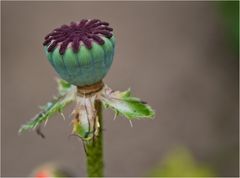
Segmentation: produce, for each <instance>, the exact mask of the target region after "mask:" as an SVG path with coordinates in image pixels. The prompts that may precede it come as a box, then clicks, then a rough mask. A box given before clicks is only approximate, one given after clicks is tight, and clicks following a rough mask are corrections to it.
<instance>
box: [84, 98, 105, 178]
mask: <svg viewBox="0 0 240 178" xmlns="http://www.w3.org/2000/svg"><path fill="white" fill-rule="evenodd" d="M95 108H96V111H97V116H98V118H99V124H100V129H99V134H98V136H96V138H94V140H93V141H91V142H90V143H87V144H86V151H87V174H88V177H103V174H104V173H103V166H104V163H103V132H102V128H103V119H102V103H101V101H99V100H96V101H95Z"/></svg>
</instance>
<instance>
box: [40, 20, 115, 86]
mask: <svg viewBox="0 0 240 178" xmlns="http://www.w3.org/2000/svg"><path fill="white" fill-rule="evenodd" d="M112 31H113V29H112V28H110V27H109V24H108V23H107V22H102V21H100V20H97V19H93V20H81V21H80V22H79V23H75V22H72V23H71V24H70V25H62V26H61V27H60V28H56V29H54V30H53V31H52V32H51V33H49V34H48V35H47V36H46V37H45V40H44V42H43V46H44V48H45V52H46V55H47V58H48V60H49V62H50V63H51V65H52V66H53V68H54V69H55V71H56V72H57V73H58V74H59V75H60V76H61V78H62V79H64V80H66V81H67V82H69V83H71V84H73V85H76V86H88V85H92V84H95V83H97V82H100V81H101V80H102V79H103V78H104V77H105V75H106V74H107V72H108V71H109V69H110V67H111V64H112V61H113V55H114V48H115V38H114V36H113V34H112Z"/></svg>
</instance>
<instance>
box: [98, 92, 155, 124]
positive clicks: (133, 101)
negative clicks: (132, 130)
mask: <svg viewBox="0 0 240 178" xmlns="http://www.w3.org/2000/svg"><path fill="white" fill-rule="evenodd" d="M102 102H103V103H105V104H107V105H108V106H109V107H110V108H112V109H113V110H114V111H117V112H118V113H119V114H121V115H123V116H125V117H126V118H128V119H129V120H134V119H141V118H152V117H153V116H154V115H155V113H154V111H153V109H152V108H151V107H150V106H149V105H148V104H146V103H145V102H143V101H141V100H140V99H139V98H136V97H131V96H130V90H127V92H126V91H125V92H122V93H119V92H118V93H116V94H114V93H113V94H111V95H109V96H105V97H103V99H102Z"/></svg>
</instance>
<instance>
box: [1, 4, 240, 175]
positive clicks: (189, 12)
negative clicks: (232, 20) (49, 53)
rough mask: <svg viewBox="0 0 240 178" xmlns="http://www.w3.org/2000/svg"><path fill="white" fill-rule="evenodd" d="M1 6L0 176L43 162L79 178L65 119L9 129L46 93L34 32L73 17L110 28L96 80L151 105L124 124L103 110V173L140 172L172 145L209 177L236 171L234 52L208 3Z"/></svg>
mask: <svg viewBox="0 0 240 178" xmlns="http://www.w3.org/2000/svg"><path fill="white" fill-rule="evenodd" d="M1 8H2V125H1V133H2V160H1V161H2V164H1V166H2V176H24V177H25V176H28V175H29V173H30V172H31V170H32V169H34V168H35V167H36V166H38V165H40V164H43V163H45V162H48V161H54V162H58V163H60V164H62V165H64V166H66V167H67V168H69V169H70V170H71V171H72V172H73V173H74V174H75V175H77V176H85V166H84V163H85V159H84V157H85V155H84V151H83V148H82V145H81V143H80V142H79V141H78V140H77V139H75V138H71V139H69V138H68V135H69V134H70V132H71V127H70V126H69V123H70V119H68V120H65V121H63V120H62V119H61V118H60V115H57V116H55V117H54V118H53V119H51V120H50V121H49V122H48V124H47V126H46V127H45V128H44V130H43V131H44V133H45V134H46V136H47V138H46V139H41V138H40V137H39V136H37V135H36V134H35V133H34V132H31V133H26V134H24V135H21V136H19V135H18V133H17V131H18V129H19V127H20V125H21V124H23V123H24V122H26V121H27V120H29V119H30V118H32V117H33V116H34V115H35V114H36V113H37V112H38V111H39V109H38V108H37V106H39V105H42V104H44V103H46V102H47V101H48V100H49V99H50V98H51V97H52V95H54V94H56V83H55V81H54V77H55V76H56V75H57V74H56V73H55V72H54V70H53V69H52V68H51V66H50V64H49V63H48V61H47V59H46V57H45V55H44V52H43V48H42V42H43V37H44V36H45V35H46V34H47V33H48V32H50V31H51V30H52V29H53V28H55V27H58V26H60V25H62V24H64V23H70V22H71V21H78V20H80V19H82V18H99V19H103V20H105V21H107V22H110V24H111V26H112V27H113V28H114V33H115V35H116V38H117V46H116V54H115V58H114V63H113V66H112V68H111V71H110V72H109V74H108V75H107V77H106V78H105V82H106V83H107V84H108V85H109V86H111V87H112V88H113V89H119V90H125V89H127V88H128V87H131V89H132V90H133V92H134V95H136V96H139V97H141V98H142V99H143V100H146V101H148V103H149V104H150V105H151V106H152V107H153V108H154V109H155V110H156V118H155V119H154V120H151V121H146V120H142V121H136V122H134V123H133V124H134V128H131V127H130V125H129V122H128V121H127V120H126V119H124V118H118V119H117V120H115V121H113V113H112V112H110V111H107V112H105V121H104V122H105V124H104V128H105V132H104V134H105V137H104V146H105V150H104V151H105V152H104V154H105V165H106V167H105V168H106V169H105V172H106V176H145V175H146V174H147V171H148V170H150V169H151V168H152V167H154V166H156V164H158V163H159V161H160V160H161V159H162V158H163V156H164V154H166V153H167V152H168V151H169V150H171V149H172V148H175V147H177V146H179V145H184V146H186V147H187V148H188V149H190V150H191V151H192V153H193V155H194V156H195V158H196V159H197V160H198V161H199V162H201V163H203V164H207V165H210V166H211V167H212V168H213V169H214V170H215V171H216V172H217V175H218V176H237V175H238V148H239V147H238V126H239V124H238V86H239V85H238V67H239V66H238V53H236V52H235V51H234V50H233V48H232V43H231V40H229V38H228V35H229V34H228V29H227V28H226V25H225V23H224V21H223V20H222V16H221V14H220V13H219V9H218V7H217V3H214V2H2V6H1ZM70 110H71V107H69V108H68V109H67V110H66V111H65V115H66V116H67V117H68V116H69V113H70Z"/></svg>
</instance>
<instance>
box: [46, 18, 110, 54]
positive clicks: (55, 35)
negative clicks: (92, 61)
mask: <svg viewBox="0 0 240 178" xmlns="http://www.w3.org/2000/svg"><path fill="white" fill-rule="evenodd" d="M108 26H109V23H107V22H102V21H100V20H98V19H92V20H86V19H84V20H81V21H80V22H79V23H75V22H72V23H71V24H70V25H62V26H61V27H60V28H56V29H54V30H53V31H52V32H51V33H49V34H48V35H47V36H46V37H45V40H44V42H43V45H44V46H48V47H47V49H48V52H53V51H54V49H55V48H56V47H57V46H58V45H59V46H60V49H59V53H60V54H61V55H63V54H64V53H65V51H66V49H67V47H68V44H69V43H71V45H72V49H73V52H75V53H77V52H78V50H79V46H80V43H81V42H82V43H83V44H84V45H85V46H86V47H87V48H88V49H91V48H92V42H93V41H95V42H96V43H98V44H99V45H103V44H104V40H103V39H102V38H101V36H105V37H107V38H111V37H112V36H113V34H112V31H113V29H112V28H110V27H108Z"/></svg>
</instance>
